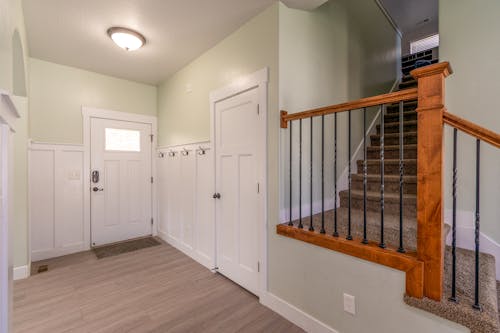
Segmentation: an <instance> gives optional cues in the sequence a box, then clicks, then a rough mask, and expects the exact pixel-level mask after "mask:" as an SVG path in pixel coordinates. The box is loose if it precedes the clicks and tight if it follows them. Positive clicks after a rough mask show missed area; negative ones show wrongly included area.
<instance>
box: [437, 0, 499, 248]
mask: <svg viewBox="0 0 500 333" xmlns="http://www.w3.org/2000/svg"><path fill="white" fill-rule="evenodd" d="M498 13H500V2H499V1H498V0H483V1H481V4H480V5H478V3H477V2H475V1H469V0H440V1H439V34H440V44H441V45H440V48H439V55H440V60H441V61H449V62H450V63H451V66H452V68H453V70H454V74H453V75H451V76H450V77H449V78H448V79H446V88H447V89H446V94H447V95H446V107H447V108H448V111H449V112H450V113H453V114H456V115H458V116H460V117H463V118H465V119H467V120H469V121H472V122H474V123H476V124H478V125H481V126H484V127H486V128H488V129H490V130H493V131H495V132H497V133H498V132H500V107H499V105H498V103H497V100H498V93H499V80H498V78H499V77H500V43H499V42H498V32H499V31H500V20H499V19H498ZM474 141H475V140H474V139H472V138H470V137H468V136H467V135H460V136H459V145H458V155H459V161H458V167H459V170H458V180H459V183H458V186H459V197H458V206H459V209H460V210H465V211H470V212H473V211H474V205H475V178H474V177H475V176H474V173H475V164H474V163H475V149H476V148H475V142H474ZM445 150H446V151H447V152H451V151H452V141H451V131H450V130H449V129H448V130H447V138H446V149H445ZM446 161H447V163H446V173H445V176H446V185H447V186H446V190H445V194H446V195H447V208H450V207H451V203H450V197H451V186H450V183H451V155H450V154H447V156H446ZM499 198H500V150H499V149H496V148H493V147H491V146H490V145H488V144H485V143H484V144H482V146H481V231H482V232H483V233H485V234H487V235H488V236H490V237H492V238H493V239H494V240H495V241H497V242H499V243H500V224H499V220H500V219H499V216H500V205H499V203H500V199H499ZM470 222H472V221H470Z"/></svg>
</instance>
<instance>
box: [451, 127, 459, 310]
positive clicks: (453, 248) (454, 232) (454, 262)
mask: <svg viewBox="0 0 500 333" xmlns="http://www.w3.org/2000/svg"><path fill="white" fill-rule="evenodd" d="M457 132H458V131H457V129H456V128H454V129H453V185H452V196H453V217H452V229H451V237H452V239H451V297H450V298H449V300H450V301H452V302H457V282H456V281H457V280H456V276H457Z"/></svg>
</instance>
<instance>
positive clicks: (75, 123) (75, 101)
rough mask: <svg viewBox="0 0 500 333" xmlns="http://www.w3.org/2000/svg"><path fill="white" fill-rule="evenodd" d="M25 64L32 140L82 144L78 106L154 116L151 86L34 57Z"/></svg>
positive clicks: (155, 108)
mask: <svg viewBox="0 0 500 333" xmlns="http://www.w3.org/2000/svg"><path fill="white" fill-rule="evenodd" d="M29 64H30V77H31V79H30V135H31V138H32V139H33V140H34V141H42V142H57V143H82V142H83V137H82V119H83V118H82V111H81V108H82V106H89V107H96V108H101V109H108V110H114V111H121V112H130V113H140V114H145V115H151V116H155V115H156V112H157V106H156V92H157V89H156V87H155V86H151V85H146V84H142V83H136V82H132V81H127V80H122V79H118V78H114V77H110V76H106V75H102V74H97V73H94V72H89V71H85V70H81V69H77V68H73V67H68V66H63V65H58V64H54V63H50V62H46V61H42V60H39V59H35V58H30V59H29Z"/></svg>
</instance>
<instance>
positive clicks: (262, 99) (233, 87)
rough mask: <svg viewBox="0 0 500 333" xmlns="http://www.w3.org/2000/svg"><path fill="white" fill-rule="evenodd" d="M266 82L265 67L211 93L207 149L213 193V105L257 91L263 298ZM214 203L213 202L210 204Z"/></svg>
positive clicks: (262, 285)
mask: <svg viewBox="0 0 500 333" xmlns="http://www.w3.org/2000/svg"><path fill="white" fill-rule="evenodd" d="M268 82H269V68H268V67H265V68H263V69H261V70H259V71H257V72H255V73H253V74H250V75H248V76H242V77H240V78H238V79H236V80H234V81H233V82H232V83H230V84H229V85H226V86H224V87H222V88H219V89H217V90H214V91H212V92H211V93H210V95H209V101H210V146H211V148H212V151H213V153H212V154H211V158H212V159H213V160H212V162H211V164H212V165H213V167H214V168H213V172H214V179H213V186H214V192H215V189H216V184H217V179H216V173H217V169H216V167H217V166H216V153H217V152H216V147H215V131H216V123H215V104H216V103H217V102H220V101H223V100H225V99H228V98H231V97H233V96H235V95H238V94H240V93H243V92H245V91H248V90H251V89H254V88H257V91H258V101H259V102H258V103H259V114H260V115H261V117H260V121H259V124H258V133H257V139H258V141H257V151H258V153H257V156H258V162H257V163H258V168H257V169H258V171H257V174H258V179H259V184H260V185H261V186H260V187H261V191H260V193H261V196H260V197H259V221H258V225H259V228H258V235H259V236H258V237H259V243H260V244H258V245H257V248H258V249H259V254H258V258H259V263H260V272H259V273H260V274H259V281H258V288H257V289H258V295H257V296H258V297H263V296H264V294H265V293H266V292H267V290H268V288H267V226H268V221H267V192H268V188H267V164H268V163H267V162H268V156H267V116H268V112H267V109H268ZM214 204H215V203H214ZM216 211H217V210H216V209H214V221H215V242H214V246H215V247H214V258H215V263H216V265H217V259H218V258H217V228H218V223H217V212H216Z"/></svg>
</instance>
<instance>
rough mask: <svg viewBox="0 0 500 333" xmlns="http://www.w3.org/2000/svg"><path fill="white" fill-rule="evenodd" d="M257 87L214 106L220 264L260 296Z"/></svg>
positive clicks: (218, 258)
mask: <svg viewBox="0 0 500 333" xmlns="http://www.w3.org/2000/svg"><path fill="white" fill-rule="evenodd" d="M260 121H262V119H260V116H259V114H258V88H254V89H252V90H249V91H246V92H244V93H241V94H239V95H236V96H234V97H231V98H229V99H226V100H223V101H221V102H218V103H217V104H216V105H215V150H216V190H217V191H218V194H216V195H215V196H214V197H215V198H216V199H217V203H216V221H217V266H218V268H219V272H220V273H221V274H223V275H225V276H227V277H228V278H230V279H231V280H233V281H235V282H236V283H238V284H240V285H241V286H243V287H244V288H246V289H248V290H249V291H251V292H253V293H255V294H258V293H259V288H258V287H259V284H258V281H259V278H258V273H259V263H258V260H259V249H260V246H259V244H260V242H261V240H260V239H259V230H260V229H259V226H260V221H261V220H260V214H261V209H262V206H260V204H259V199H260V197H259V196H260V194H259V185H258V183H259V172H258V170H259V164H260V163H261V161H262V157H261V156H260V155H259V149H258V148H259V147H258V142H259V122H260Z"/></svg>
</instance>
